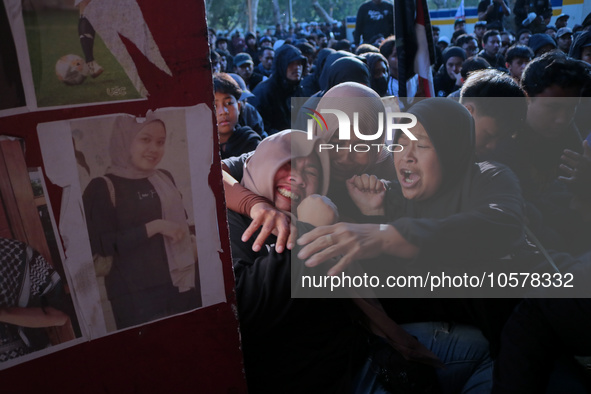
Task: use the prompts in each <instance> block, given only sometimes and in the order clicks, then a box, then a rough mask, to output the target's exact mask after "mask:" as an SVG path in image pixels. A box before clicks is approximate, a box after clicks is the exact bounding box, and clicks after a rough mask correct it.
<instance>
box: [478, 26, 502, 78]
mask: <svg viewBox="0 0 591 394" xmlns="http://www.w3.org/2000/svg"><path fill="white" fill-rule="evenodd" d="M482 47H483V49H482V51H480V52H479V53H478V56H480V57H482V58H483V59H484V60H486V61H487V62H488V63H489V64H490V66H491V67H492V68H496V69H497V70H499V71H504V72H507V69H506V68H505V58H504V57H503V55H501V54H500V53H499V50H500V49H501V35H500V33H499V32H498V31H497V30H489V31H487V32H486V33H484V36H483V37H482Z"/></svg>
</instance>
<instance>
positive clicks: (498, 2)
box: [478, 0, 511, 26]
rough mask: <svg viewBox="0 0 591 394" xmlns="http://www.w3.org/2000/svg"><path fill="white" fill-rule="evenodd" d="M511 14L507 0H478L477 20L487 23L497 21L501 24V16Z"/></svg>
mask: <svg viewBox="0 0 591 394" xmlns="http://www.w3.org/2000/svg"><path fill="white" fill-rule="evenodd" d="M509 15H511V9H510V8H509V4H508V3H507V0H480V3H478V20H479V21H486V22H487V23H494V22H498V23H500V25H501V26H503V17H504V16H509Z"/></svg>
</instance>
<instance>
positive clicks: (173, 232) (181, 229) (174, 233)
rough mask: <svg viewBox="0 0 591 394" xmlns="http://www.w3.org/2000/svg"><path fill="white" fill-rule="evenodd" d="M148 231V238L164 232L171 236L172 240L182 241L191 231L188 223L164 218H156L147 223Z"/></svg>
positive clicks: (166, 235) (165, 234)
mask: <svg viewBox="0 0 591 394" xmlns="http://www.w3.org/2000/svg"><path fill="white" fill-rule="evenodd" d="M146 232H147V233H148V238H151V237H153V236H154V235H156V234H162V235H164V236H165V237H168V238H170V239H171V240H172V242H178V241H181V240H182V239H183V238H185V236H186V235H187V234H188V233H189V232H188V229H187V224H186V223H183V224H180V223H176V222H172V221H170V220H164V219H156V220H152V221H151V222H149V223H147V224H146Z"/></svg>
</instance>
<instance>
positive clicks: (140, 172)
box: [83, 112, 201, 329]
mask: <svg viewBox="0 0 591 394" xmlns="http://www.w3.org/2000/svg"><path fill="white" fill-rule="evenodd" d="M166 135H167V131H166V126H165V124H164V122H163V121H162V120H160V119H158V118H156V116H155V115H154V114H152V113H151V112H149V113H148V115H147V117H146V120H145V121H144V122H143V123H138V122H137V121H136V119H135V118H133V117H129V116H119V117H117V119H116V120H115V126H114V129H113V132H112V134H111V141H110V157H111V165H110V167H109V168H108V169H107V172H106V174H105V175H104V176H102V177H99V178H95V179H93V180H92V181H91V182H90V183H89V185H88V186H87V188H86V190H85V191H84V195H83V201H84V209H85V212H86V222H87V226H88V230H89V235H90V242H91V248H92V252H93V254H95V255H100V256H112V266H111V267H110V270H109V271H108V273H107V274H106V276H105V286H106V289H107V296H108V298H109V300H110V302H111V306H112V308H113V314H114V317H115V323H116V325H117V328H118V329H121V328H125V327H129V326H133V325H138V324H141V323H145V322H147V321H150V320H154V319H157V318H161V317H165V316H169V315H171V314H174V313H180V312H184V311H187V310H190V309H193V308H197V307H198V306H199V305H200V297H201V296H200V293H199V291H198V290H197V289H198V284H199V283H198V281H197V280H196V267H195V253H194V249H193V245H192V242H191V240H192V239H191V235H190V234H189V227H188V224H187V216H186V212H185V210H184V208H183V202H182V198H181V193H180V192H179V190H178V189H177V187H176V185H175V183H174V181H173V179H172V175H171V174H170V173H169V172H167V171H165V170H161V169H158V168H157V166H158V164H159V163H160V161H161V160H162V157H163V156H164V153H165V145H166Z"/></svg>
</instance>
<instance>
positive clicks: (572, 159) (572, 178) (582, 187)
mask: <svg viewBox="0 0 591 394" xmlns="http://www.w3.org/2000/svg"><path fill="white" fill-rule="evenodd" d="M560 160H562V164H561V165H560V169H561V170H562V171H564V173H565V174H566V175H567V176H559V177H558V179H560V180H561V181H563V182H564V183H566V184H567V185H569V186H570V187H572V190H573V192H574V193H575V194H580V195H582V196H584V197H588V196H591V147H589V143H588V142H587V141H584V142H583V154H582V155H581V154H580V153H577V152H574V151H572V150H570V149H565V150H564V153H563V155H562V156H561V157H560Z"/></svg>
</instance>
